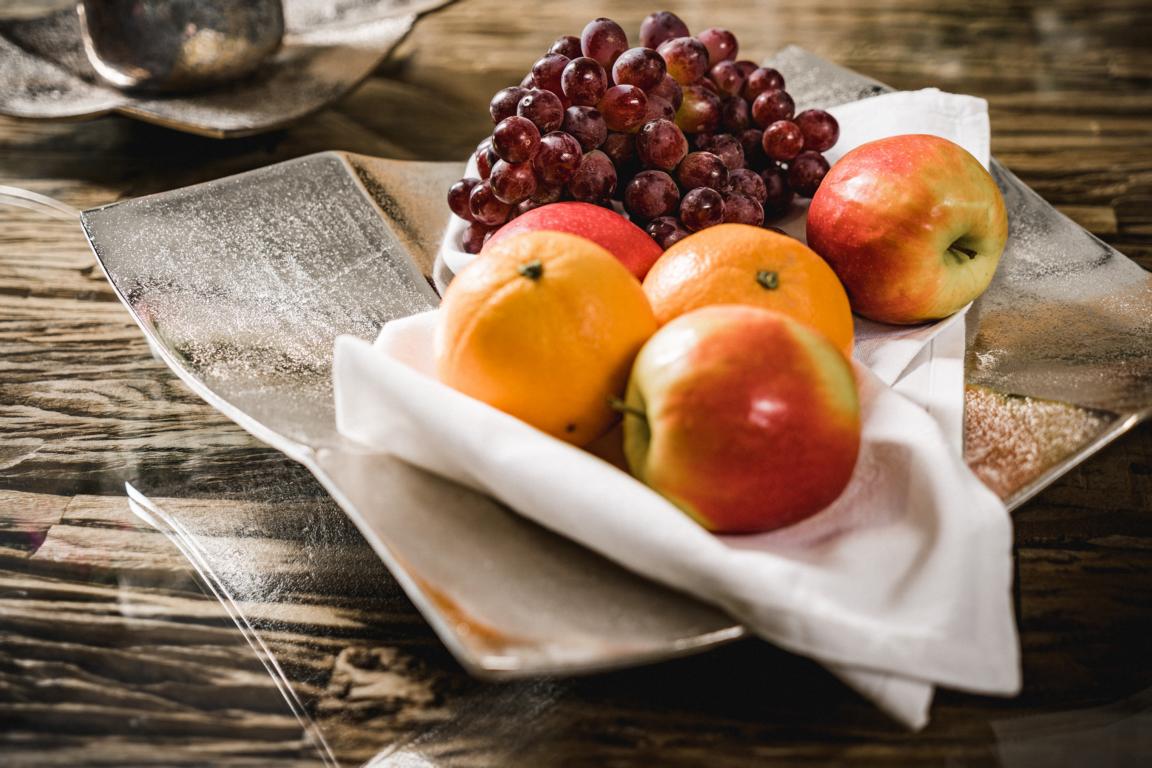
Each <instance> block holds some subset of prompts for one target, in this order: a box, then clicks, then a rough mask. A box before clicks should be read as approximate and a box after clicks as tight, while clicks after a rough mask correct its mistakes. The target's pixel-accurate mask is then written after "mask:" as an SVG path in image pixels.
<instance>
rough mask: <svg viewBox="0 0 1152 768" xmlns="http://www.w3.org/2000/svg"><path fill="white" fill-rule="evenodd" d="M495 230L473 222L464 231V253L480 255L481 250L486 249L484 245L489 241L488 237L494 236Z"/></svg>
mask: <svg viewBox="0 0 1152 768" xmlns="http://www.w3.org/2000/svg"><path fill="white" fill-rule="evenodd" d="M492 231H493V228H492V227H489V226H488V225H486V224H480V223H479V222H472V223H471V224H469V225H468V228H467V229H465V230H464V252H465V253H480V249H481V248H483V247H484V243H486V242H487V241H488V235H490V234H492Z"/></svg>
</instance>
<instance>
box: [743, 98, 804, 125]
mask: <svg viewBox="0 0 1152 768" xmlns="http://www.w3.org/2000/svg"><path fill="white" fill-rule="evenodd" d="M794 114H796V103H795V102H793V101H792V97H791V96H789V95H788V92H787V91H780V90H776V91H764V92H763V93H761V94H760V95H759V96H757V97H756V100H755V101H753V102H752V120H753V121H754V122H755V123H756V125H758V126H760V127H761V128H765V127H767V126H769V125H772V123H774V122H776V121H777V120H791V119H792V115H794Z"/></svg>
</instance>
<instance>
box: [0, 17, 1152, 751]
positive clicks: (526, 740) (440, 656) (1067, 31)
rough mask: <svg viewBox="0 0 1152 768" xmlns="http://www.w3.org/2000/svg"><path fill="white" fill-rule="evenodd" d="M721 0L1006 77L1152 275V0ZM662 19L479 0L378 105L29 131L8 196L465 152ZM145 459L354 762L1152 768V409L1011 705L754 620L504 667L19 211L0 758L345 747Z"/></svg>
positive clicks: (878, 71)
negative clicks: (875, 672) (173, 363)
mask: <svg viewBox="0 0 1152 768" xmlns="http://www.w3.org/2000/svg"><path fill="white" fill-rule="evenodd" d="M717 5H719V4H713V3H704V2H691V3H688V2H685V3H680V4H678V5H674V6H673V9H674V10H677V11H678V12H680V13H681V15H682V16H683V17H684V18H685V20H686V21H687V22H688V23H689V25H690V26H691V27H692V28H693V29H701V28H703V27H706V26H711V25H717V26H725V27H729V28H731V29H733V30H735V31H736V32H737V34H738V35H739V38H740V41H741V47H742V51H743V52H744V53H745V54H746V55H748V56H749V57H753V58H757V57H762V56H767V55H769V54H770V53H771V52H773V51H774V50H776V49H777V48H779V47H781V46H783V45H784V44H787V43H797V44H800V45H802V46H804V47H806V48H808V49H810V50H812V51H814V52H816V53H818V54H820V55H822V56H825V57H827V58H830V59H832V60H834V61H838V62H840V63H842V64H844V65H846V66H849V67H852V68H854V69H856V70H859V71H860V72H863V73H865V74H868V75H871V76H873V77H876V78H878V79H880V80H883V81H885V82H888V83H890V84H892V85H894V86H896V87H901V88H918V87H924V86H929V85H935V86H939V87H941V88H943V89H946V90H952V91H958V92H965V93H972V94H975V95H978V96H982V97H984V98H987V99H988V100H989V102H990V105H991V120H992V128H993V152H994V153H995V154H996V155H997V157H998V158H999V159H1000V160H1001V162H1003V163H1004V164H1005V165H1006V166H1007V167H1008V168H1010V169H1011V170H1012V171H1013V172H1015V173H1016V174H1017V175H1019V176H1020V177H1021V178H1022V179H1023V180H1024V181H1025V182H1026V183H1028V184H1029V185H1030V186H1032V187H1033V188H1034V189H1036V190H1037V191H1038V192H1039V193H1040V194H1041V195H1042V196H1044V197H1045V198H1046V199H1048V200H1049V201H1050V202H1052V203H1053V204H1055V205H1056V206H1057V207H1059V208H1060V209H1061V210H1062V211H1064V212H1065V213H1067V214H1068V215H1069V216H1071V217H1072V218H1074V219H1075V220H1077V221H1078V222H1080V223H1081V224H1082V225H1083V226H1084V227H1086V228H1087V229H1089V230H1090V231H1092V232H1093V233H1094V234H1096V235H1097V236H1099V237H1101V238H1102V239H1104V240H1106V241H1107V242H1109V243H1111V244H1112V245H1114V246H1115V247H1116V248H1118V249H1119V250H1121V251H1122V252H1124V253H1126V254H1127V255H1129V256H1130V257H1132V258H1133V259H1135V260H1136V261H1138V262H1139V263H1140V264H1142V265H1143V266H1144V267H1145V268H1152V130H1150V125H1152V87H1150V85H1152V48H1150V47H1149V46H1148V42H1147V41H1148V40H1149V39H1150V38H1152V6H1149V4H1148V3H1147V2H1141V1H1140V0H1130V1H1128V2H1112V1H1110V0H1103V1H1100V0H1096V1H1094V2H1087V1H1086V0H1072V1H1070V2H1059V3H1051V2H1039V0H1037V1H1035V2H1007V3H991V2H977V3H972V2H958V1H954V0H948V1H946V2H942V3H929V2H924V1H923V0H917V1H912V0H907V1H900V0H876V1H875V2H870V3H861V4H848V3H821V2H812V1H811V0H806V1H804V2H793V1H792V0H788V1H786V2H753V1H752V0H737V1H736V2H729V3H725V4H723V7H714V6H717ZM650 10H654V8H652V7H649V6H647V5H644V4H640V3H635V2H614V3H606V2H587V3H547V4H543V3H542V4H534V5H531V6H527V5H526V6H523V7H519V6H514V5H512V4H509V3H504V2H498V0H463V1H462V2H459V3H457V4H456V5H454V6H452V7H450V8H448V9H446V10H444V11H442V12H439V13H437V14H434V15H432V16H430V17H428V18H426V19H424V20H423V21H422V22H421V24H420V25H419V27H418V28H417V29H416V30H415V31H414V32H413V34H412V35H411V36H410V38H409V39H408V40H407V41H406V42H405V44H404V45H403V47H402V49H401V50H400V51H398V52H397V54H396V55H394V56H393V57H392V58H391V59H390V60H389V61H388V62H387V63H386V64H385V66H384V67H382V68H381V70H380V71H379V72H378V73H377V74H376V76H374V77H373V78H372V79H370V80H369V81H368V82H367V83H366V84H365V85H364V86H363V87H362V88H360V89H359V90H358V91H357V92H356V93H354V94H353V95H351V96H350V97H348V98H346V99H345V100H343V101H342V102H340V103H339V104H337V105H336V106H334V107H333V108H332V109H329V110H326V111H324V112H322V113H320V114H318V115H315V116H313V117H311V118H309V119H307V120H305V121H303V122H301V123H300V124H298V125H297V126H295V127H293V128H291V129H289V130H285V131H280V132H277V133H273V134H269V135H265V136H258V137H252V138H247V139H239V140H234V141H227V142H222V141H215V140H211V139H204V138H197V137H193V136H187V135H183V134H179V133H175V132H172V131H168V130H165V129H161V128H157V127H153V126H148V125H143V124H140V123H136V122H132V121H130V120H127V119H124V118H117V117H108V118H103V119H100V120H97V121H93V122H88V123H67V124H39V123H24V122H17V121H12V120H4V119H0V184H7V185H14V186H20V187H23V188H26V189H31V190H34V191H36V192H40V193H43V194H46V195H50V196H52V197H55V198H58V199H60V200H62V201H64V202H66V203H68V204H70V205H72V206H75V207H77V208H85V207H91V206H95V205H99V204H103V203H107V202H111V201H114V200H117V199H121V198H124V197H128V196H135V195H141V194H147V193H151V192H156V191H161V190H165V189H172V188H175V187H179V186H183V185H186V184H189V183H193V182H196V181H202V180H207V179H212V178H217V177H220V176H224V175H227V174H230V173H235V172H238V171H242V170H247V169H250V168H255V167H259V166H262V165H265V164H268V163H272V162H277V161H280V160H284V159H287V158H290V157H295V156H299V155H302V154H307V153H310V152H314V151H319V150H324V149H344V150H351V151H355V152H359V153H363V154H369V155H378V156H383V157H395V158H419V159H433V160H435V159H449V158H452V159H462V158H464V157H465V156H466V154H467V152H468V151H469V150H470V148H471V147H472V146H474V144H475V143H476V142H477V141H478V140H479V139H480V138H482V137H483V136H484V135H485V134H486V133H487V131H488V130H489V125H490V124H489V122H488V119H487V116H486V105H487V101H488V98H489V96H490V95H491V93H493V92H494V91H495V90H497V89H498V88H500V87H502V86H504V85H507V84H510V83H513V82H515V81H518V80H519V79H520V77H521V76H522V74H523V72H524V71H525V70H526V69H527V68H528V67H529V66H530V65H531V63H532V62H533V61H534V60H535V59H536V58H537V57H538V56H539V55H540V54H541V53H542V52H543V51H544V50H545V49H546V48H547V46H548V44H549V43H550V42H551V41H552V39H554V38H555V37H557V36H558V35H561V34H578V33H579V31H580V29H581V28H582V26H583V24H584V23H585V22H586V21H587V20H588V19H590V18H593V17H595V16H598V15H608V16H612V17H613V18H616V19H617V20H618V21H620V22H621V24H622V25H623V26H624V27H625V28H626V29H627V30H629V32H630V33H634V31H635V30H636V29H637V28H638V25H639V21H640V19H641V18H643V16H644V15H645V14H646V13H648V12H649V11H650ZM0 76H3V73H0ZM125 481H132V482H134V483H139V484H140V486H141V487H144V488H146V489H147V490H148V492H149V493H150V494H155V495H157V496H162V497H165V498H164V499H163V502H164V503H165V504H170V505H173V506H175V507H178V508H181V509H184V510H186V511H188V514H196V515H200V516H201V519H205V520H213V519H219V521H220V524H219V532H218V534H216V535H214V536H210V537H209V538H208V540H209V541H210V542H212V543H213V545H215V546H221V547H232V548H234V549H235V551H236V552H237V553H243V563H242V564H241V563H238V566H237V567H244V568H246V569H248V572H251V573H252V574H255V576H254V579H253V586H252V589H251V592H250V596H251V597H252V600H251V601H250V603H249V604H247V605H245V606H244V607H245V613H246V615H248V616H250V617H251V620H252V621H253V624H254V626H255V627H256V628H257V629H258V630H259V633H260V635H261V636H262V637H263V638H264V639H265V641H266V642H267V643H268V645H269V649H270V650H271V652H272V654H273V656H274V657H275V658H276V659H277V661H278V662H279V663H280V664H281V666H282V667H283V669H284V672H285V674H286V676H287V677H288V678H289V679H291V680H292V682H293V685H294V690H295V692H296V694H297V696H298V697H299V699H300V701H301V702H302V703H303V705H304V706H305V708H306V709H307V711H308V714H309V716H310V717H311V718H312V720H313V721H314V722H315V723H317V724H318V726H319V731H318V732H319V734H320V736H321V737H322V738H323V739H324V741H325V742H326V743H327V745H328V749H329V750H330V752H331V754H333V755H335V757H336V759H338V760H339V761H340V763H341V764H345V765H357V764H360V763H362V762H364V761H367V760H369V759H372V758H373V757H375V756H378V755H379V757H377V762H376V763H374V764H376V765H381V766H397V767H398V768H406V767H408V766H441V765H451V766H456V765H460V766H489V765H500V766H545V765H549V766H550V765H563V766H689V765H709V766H712V765H724V766H729V765H731V766H752V765H764V764H773V765H788V764H804V765H815V764H829V765H839V764H843V763H845V762H859V763H862V764H870V765H895V764H900V765H942V764H943V765H949V766H961V765H964V766H966V765H997V764H1003V765H1010V766H1031V765H1060V764H1067V765H1087V764H1093V765H1097V764H1098V765H1105V764H1108V765H1129V764H1131V765H1137V764H1149V763H1152V744H1150V743H1149V738H1148V735H1147V734H1149V733H1152V728H1149V727H1147V726H1148V725H1149V716H1150V713H1152V696H1150V695H1149V693H1148V692H1149V689H1150V688H1152V655H1149V654H1148V638H1149V636H1152V429H1150V428H1149V427H1147V426H1143V427H1141V428H1138V429H1137V430H1135V431H1134V432H1132V433H1130V434H1128V435H1127V436H1125V437H1124V438H1122V439H1121V440H1120V441H1118V442H1117V443H1115V444H1113V445H1112V446H1110V447H1109V448H1108V449H1106V450H1105V451H1103V452H1102V453H1101V454H1099V455H1097V456H1096V457H1094V458H1092V459H1091V460H1089V461H1088V462H1086V463H1085V464H1083V465H1081V466H1080V467H1078V468H1077V469H1076V470H1074V471H1073V472H1071V473H1070V474H1068V475H1067V476H1065V477H1064V478H1063V479H1061V480H1060V481H1059V482H1058V483H1057V484H1055V485H1054V486H1052V487H1051V488H1049V489H1048V490H1047V491H1046V492H1044V493H1043V494H1041V495H1040V496H1039V497H1038V498H1036V499H1034V500H1033V501H1032V502H1030V503H1029V504H1027V505H1026V506H1024V507H1023V508H1021V509H1020V510H1019V511H1018V512H1017V513H1016V515H1015V531H1016V541H1017V556H1018V584H1017V590H1018V596H1019V624H1020V630H1021V640H1022V646H1023V663H1024V691H1023V693H1022V694H1021V695H1020V696H1019V697H1018V698H1016V699H1013V700H1001V699H993V698H983V697H976V696H966V695H961V694H955V693H949V692H943V693H941V694H940V695H939V696H938V698H937V701H936V704H935V706H934V709H933V720H932V723H931V725H930V726H929V727H928V728H927V729H925V730H924V731H923V732H921V733H917V734H911V733H907V732H904V731H902V730H901V729H899V728H898V727H896V726H894V725H893V724H891V723H890V722H888V721H887V720H885V718H884V717H883V716H882V715H880V714H879V713H878V712H877V711H875V710H874V709H873V708H872V707H870V706H869V705H868V704H867V703H866V702H864V701H863V700H861V699H859V698H858V697H856V696H855V695H854V694H852V693H851V692H849V691H848V690H847V689H845V688H844V687H843V686H841V685H840V684H839V683H838V682H836V681H835V680H834V679H833V678H832V677H831V676H830V675H828V674H827V673H825V672H824V671H823V670H821V669H820V668H819V667H818V666H816V665H814V664H812V663H810V662H807V661H804V660H802V659H798V658H796V657H793V656H790V655H789V654H786V653H783V652H781V651H779V650H776V649H774V648H772V647H770V646H768V645H767V644H764V643H761V642H758V641H746V642H742V643H738V644H736V645H733V646H729V647H726V648H723V649H721V650H718V651H715V652H712V653H709V654H707V655H704V656H700V657H696V658H690V659H684V660H680V661H675V662H671V663H665V664H659V665H655V666H651V667H646V668H642V669H635V670H631V671H627V672H618V673H612V674H602V675H596V676H592V677H586V678H579V679H573V680H532V681H524V682H519V683H511V684H501V685H493V684H485V683H481V682H478V681H476V680H473V679H471V678H469V677H468V676H467V675H466V674H465V673H464V672H463V671H462V670H461V669H460V668H459V666H458V665H457V664H456V663H455V662H454V661H453V660H452V659H451V658H450V656H449V655H448V654H447V652H446V651H445V650H444V649H443V647H442V646H441V645H440V644H439V642H438V641H437V639H436V637H435V636H434V635H433V633H432V632H431V630H430V629H428V627H427V626H426V625H425V624H424V622H423V621H422V620H421V618H420V617H419V615H418V614H417V613H416V611H415V610H414V609H413V608H412V606H411V605H410V604H409V603H408V601H407V600H406V599H405V598H404V596H403V594H402V592H401V591H400V589H399V588H398V586H397V585H396V584H395V582H394V581H393V580H392V579H391V578H390V576H389V575H388V574H387V572H386V571H385V570H384V569H383V567H382V566H381V565H380V564H379V563H378V561H376V560H375V559H374V558H373V557H372V556H371V553H370V551H369V550H368V549H367V546H366V545H365V543H364V542H363V541H362V540H361V539H360V538H359V536H358V534H356V533H355V531H354V530H353V529H352V528H351V526H350V525H349V524H348V523H347V522H346V521H345V520H344V518H343V516H342V515H341V514H340V513H339V511H338V510H337V509H336V508H335V507H334V505H333V504H332V503H331V502H330V501H329V500H328V499H327V497H326V496H325V495H324V493H323V491H322V490H321V489H320V488H319V487H318V486H317V485H316V483H315V482H314V481H313V480H312V479H311V477H310V476H308V474H307V473H306V472H305V471H304V470H302V469H300V468H299V467H297V466H296V465H294V464H292V463H291V462H289V461H288V460H287V459H285V458H284V457H282V456H281V455H280V454H278V453H276V452H275V451H272V450H270V449H268V448H267V447H265V446H263V445H262V444H260V443H259V442H257V441H255V440H254V439H253V438H251V437H249V436H248V435H247V434H246V433H244V432H242V431H241V430H240V429H239V428H238V427H236V426H234V425H233V424H232V423H231V422H229V421H228V420H226V419H225V418H224V417H222V416H220V415H219V414H217V413H216V412H215V411H213V410H212V409H211V408H210V407H208V406H207V405H206V404H204V403H203V402H201V401H200V400H199V399H198V398H197V397H195V396H194V395H192V394H191V393H190V392H189V391H188V390H187V389H185V387H184V386H183V385H182V384H181V383H180V382H179V381H178V380H176V379H175V377H174V376H173V375H172V374H170V373H169V372H168V371H167V369H166V368H165V367H164V366H163V365H162V364H161V363H159V362H157V361H155V360H153V359H152V357H151V356H150V354H149V351H148V348H147V345H146V344H145V342H144V340H143V338H142V336H141V335H140V334H139V332H138V331H137V329H136V328H135V326H134V325H133V323H132V321H131V320H130V318H129V316H128V315H127V313H126V312H125V311H124V310H123V309H122V307H121V306H120V304H119V303H118V302H117V301H116V299H115V296H114V295H113V293H112V291H111V289H110V287H109V286H108V285H107V283H106V282H105V280H104V279H103V277H102V276H101V275H100V273H99V270H98V268H97V267H96V265H95V264H94V261H93V259H92V256H91V254H90V253H89V251H88V249H87V247H86V244H85V242H84V239H83V237H82V235H81V233H80V231H79V227H78V226H77V225H76V224H74V223H71V222H67V221H58V220H54V219H49V218H45V217H43V216H41V215H39V214H37V213H34V212H32V211H27V210H22V209H14V208H6V207H3V206H0V764H4V765H12V766H41V765H109V766H129V765H133V766H134V765H222V766H259V765H284V766H297V765H299V766H312V765H323V764H324V763H325V759H326V758H325V757H324V752H323V750H321V749H319V748H318V747H317V743H316V739H317V736H316V734H315V733H309V732H306V731H305V730H304V728H303V727H302V726H301V724H300V722H299V721H298V720H297V718H296V717H295V716H294V715H293V714H292V712H291V710H290V709H289V707H288V705H287V703H286V702H285V700H284V698H283V697H282V696H281V694H280V692H279V691H278V689H277V687H276V686H275V685H274V684H273V681H272V678H271V677H270V676H269V675H268V674H267V673H266V671H265V669H264V667H263V666H262V665H261V663H260V661H259V660H258V658H257V656H256V655H255V654H254V653H253V650H252V649H251V648H250V647H249V645H248V644H247V642H246V640H245V638H244V636H243V635H242V634H241V633H240V632H239V631H238V630H237V629H236V628H235V626H234V625H233V624H232V622H231V620H230V619H229V618H228V616H227V614H226V612H225V611H224V609H223V608H222V607H221V605H220V604H219V603H218V602H217V601H216V600H215V599H213V598H211V597H208V596H206V595H205V594H204V592H203V590H202V588H201V586H200V585H199V583H198V581H197V579H196V577H195V574H194V573H193V572H192V570H191V569H190V567H189V566H188V564H187V562H186V561H185V560H184V558H183V557H182V556H181V555H180V553H179V552H178V551H177V549H176V548H175V547H174V546H173V545H172V544H171V543H170V542H169V541H168V540H166V539H165V538H164V537H163V536H162V535H161V534H159V533H157V532H156V531H154V530H152V529H151V528H149V527H148V526H147V525H145V524H144V523H142V522H140V521H139V520H137V519H136V518H135V517H133V516H132V515H131V513H130V512H129V511H128V507H127V504H126V502H125V497H124V482H125ZM309 552H310V553H313V556H312V557H308V556H307V555H306V554H302V553H309ZM238 557H239V555H238ZM959 577H962V575H958V578H959ZM1045 715H1047V716H1049V718H1048V719H1042V716H1045ZM1141 734H1143V735H1141Z"/></svg>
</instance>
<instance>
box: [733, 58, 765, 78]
mask: <svg viewBox="0 0 1152 768" xmlns="http://www.w3.org/2000/svg"><path fill="white" fill-rule="evenodd" d="M736 66H738V67H740V71H741V72H742V73H743V74H744V79H745V80H747V79H748V75H750V74H752V73H753V72H755V71H756V70H758V69H760V65H759V64H757V63H756V62H754V61H748V59H741V60H740V61H738V62H736Z"/></svg>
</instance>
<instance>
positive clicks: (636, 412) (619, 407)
mask: <svg viewBox="0 0 1152 768" xmlns="http://www.w3.org/2000/svg"><path fill="white" fill-rule="evenodd" d="M608 406H609V407H610V408H611V409H612V410H614V411H616V412H617V413H622V414H624V415H626V416H635V417H636V418H638V419H643V420H644V421H648V414H647V413H645V412H644V411H642V410H641V409H639V408H635V407H633V406H631V405H628V403H626V402H624V401H623V400H621V399H620V398H618V397H609V398H608Z"/></svg>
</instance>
